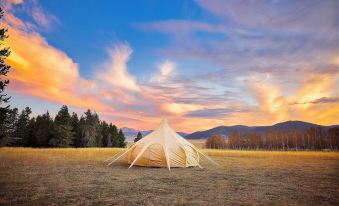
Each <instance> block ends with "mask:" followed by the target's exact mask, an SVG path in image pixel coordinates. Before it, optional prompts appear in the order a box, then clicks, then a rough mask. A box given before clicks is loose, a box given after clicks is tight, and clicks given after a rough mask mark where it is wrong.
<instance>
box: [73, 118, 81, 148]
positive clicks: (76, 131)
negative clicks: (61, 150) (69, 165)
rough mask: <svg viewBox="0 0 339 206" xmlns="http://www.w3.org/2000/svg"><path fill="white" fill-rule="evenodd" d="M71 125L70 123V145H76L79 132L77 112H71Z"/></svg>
mask: <svg viewBox="0 0 339 206" xmlns="http://www.w3.org/2000/svg"><path fill="white" fill-rule="evenodd" d="M71 125H72V132H73V138H72V139H73V141H72V146H73V147H77V139H78V136H79V135H80V134H79V118H78V115H77V113H75V112H73V113H72V116H71Z"/></svg>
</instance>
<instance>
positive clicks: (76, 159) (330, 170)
mask: <svg viewBox="0 0 339 206" xmlns="http://www.w3.org/2000/svg"><path fill="white" fill-rule="evenodd" d="M118 151H119V149H102V148H100V149H99V148H98V149H96V148H93V149H29V148H0V205H339V195H338V194H339V153H336V152H265V151H229V150H223V151H215V150H204V151H205V152H206V153H207V154H209V155H211V157H212V158H213V159H214V160H215V161H217V162H218V163H219V164H220V166H219V167H217V166H213V165H211V164H208V163H207V162H203V165H204V166H205V168H204V169H198V168H185V169H181V168H174V169H172V170H171V172H169V171H167V170H166V169H164V168H143V167H133V168H132V169H130V170H127V165H126V164H125V163H124V162H120V163H118V164H115V165H113V166H110V167H107V166H106V164H105V163H104V161H105V160H106V159H107V158H109V157H110V156H113V155H114V154H115V153H116V152H118Z"/></svg>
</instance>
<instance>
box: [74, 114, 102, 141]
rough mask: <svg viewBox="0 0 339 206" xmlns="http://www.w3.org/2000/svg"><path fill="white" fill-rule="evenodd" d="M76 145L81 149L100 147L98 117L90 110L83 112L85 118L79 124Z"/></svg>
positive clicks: (100, 138)
mask: <svg viewBox="0 0 339 206" xmlns="http://www.w3.org/2000/svg"><path fill="white" fill-rule="evenodd" d="M79 131H80V133H79V137H78V140H77V142H78V144H79V145H80V146H81V147H100V146H101V145H102V135H101V130H100V120H99V117H98V115H97V114H96V113H95V112H94V113H92V112H91V110H87V111H86V112H85V116H84V117H81V118H80V122H79Z"/></svg>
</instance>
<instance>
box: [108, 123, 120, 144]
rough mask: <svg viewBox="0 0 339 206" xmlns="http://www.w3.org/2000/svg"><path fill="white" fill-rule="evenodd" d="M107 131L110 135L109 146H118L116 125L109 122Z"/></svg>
mask: <svg viewBox="0 0 339 206" xmlns="http://www.w3.org/2000/svg"><path fill="white" fill-rule="evenodd" d="M109 133H110V135H111V146H112V147H119V141H118V135H119V131H118V128H117V126H115V125H112V123H111V124H109Z"/></svg>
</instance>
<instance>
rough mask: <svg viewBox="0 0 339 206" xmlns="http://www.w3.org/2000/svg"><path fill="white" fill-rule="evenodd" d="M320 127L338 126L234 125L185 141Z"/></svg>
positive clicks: (217, 128)
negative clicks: (233, 134)
mask: <svg viewBox="0 0 339 206" xmlns="http://www.w3.org/2000/svg"><path fill="white" fill-rule="evenodd" d="M315 127H321V128H322V129H323V130H325V131H327V130H328V129H330V128H333V127H339V125H332V126H322V125H317V124H313V123H309V122H303V121H287V122H281V123H278V124H274V125H271V126H244V125H234V126H219V127H215V128H212V129H209V130H205V131H198V132H194V133H192V134H189V135H187V136H186V138H187V139H205V138H208V137H210V136H212V135H223V136H225V137H228V136H229V135H230V134H231V133H232V132H233V131H237V132H241V133H248V132H257V133H265V132H268V131H293V130H296V131H304V130H306V129H309V128H315Z"/></svg>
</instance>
